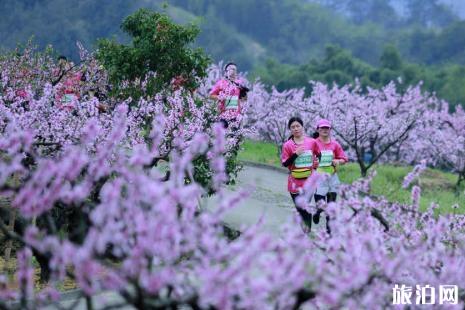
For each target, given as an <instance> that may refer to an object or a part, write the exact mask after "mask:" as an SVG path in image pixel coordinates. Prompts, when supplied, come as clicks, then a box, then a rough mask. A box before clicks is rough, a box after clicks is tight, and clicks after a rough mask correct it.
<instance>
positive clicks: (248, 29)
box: [0, 0, 465, 70]
mask: <svg viewBox="0 0 465 310" xmlns="http://www.w3.org/2000/svg"><path fill="white" fill-rule="evenodd" d="M399 1H401V0H395V1H394V0H392V1H391V2H399ZM402 1H404V2H405V3H407V2H408V3H410V8H413V9H417V10H419V11H418V14H416V15H411V18H409V17H408V16H407V15H406V16H401V15H399V12H398V10H396V9H393V7H392V6H390V5H389V3H390V2H389V1H384V0H364V1H359V0H319V1H317V0H315V1H304V0H234V1H226V0H215V1H213V0H169V1H162V0H132V1H127V0H111V1H109V0H1V1H0V38H1V41H0V47H2V48H4V49H12V48H14V47H15V45H16V44H17V43H18V42H22V43H24V42H26V41H27V40H28V38H30V37H31V36H32V35H34V37H35V42H37V43H38V44H39V45H40V46H45V45H46V44H48V43H50V44H53V46H54V47H55V48H56V49H57V50H58V52H59V53H61V54H65V55H68V56H72V57H74V58H77V53H76V48H75V44H74V43H75V42H76V41H77V40H79V41H81V42H83V43H84V45H85V46H87V47H89V48H92V47H93V46H94V43H95V41H96V40H97V39H98V38H102V37H111V36H115V37H116V38H117V39H118V40H123V41H124V40H125V36H124V34H123V33H121V31H120V30H119V25H120V23H121V21H122V20H123V18H124V17H125V16H127V15H129V14H131V13H132V12H134V11H135V10H136V9H138V8H140V7H147V8H151V9H155V10H165V11H166V12H168V13H169V14H170V15H171V16H172V17H173V18H174V19H175V20H176V21H178V22H180V23H185V22H195V23H197V24H198V25H199V26H200V28H201V30H202V32H201V34H200V36H199V38H198V40H197V44H198V45H199V46H202V47H203V48H204V49H205V50H206V51H207V53H209V54H210V55H211V56H212V58H213V60H214V61H218V60H235V61H236V62H237V63H238V64H239V66H240V67H241V69H243V70H244V69H245V70H251V69H252V68H254V67H256V66H257V65H260V64H263V63H264V62H265V61H266V60H267V59H270V58H273V59H276V60H277V61H279V62H282V63H288V64H293V65H299V64H303V63H307V62H308V61H310V60H311V59H315V58H316V59H319V58H321V57H323V56H324V50H325V47H326V46H327V45H328V44H335V45H339V46H341V47H342V48H345V49H347V50H349V51H350V52H351V54H352V55H353V56H354V57H357V58H360V59H362V60H363V61H365V62H367V63H369V64H372V65H378V62H379V59H380V55H381V53H382V51H383V49H384V47H385V45H386V44H388V43H391V44H393V45H394V46H396V47H397V48H398V49H399V51H400V53H401V55H402V57H404V58H406V59H407V60H409V61H411V62H417V63H424V64H428V65H436V64H444V63H458V64H465V36H464V34H465V22H463V21H461V20H460V19H459V16H458V14H455V13H454V12H453V11H452V10H451V9H450V8H455V7H457V4H453V3H452V1H449V2H450V3H451V5H454V6H437V7H435V6H434V5H436V4H435V3H437V2H438V1H437V0H402ZM443 1H446V0H443ZM165 2H166V3H168V7H167V8H163V3H165ZM386 3H387V4H386ZM342 5H345V6H346V8H347V7H349V8H351V11H350V12H352V13H350V14H349V15H347V14H344V13H342V12H341V10H340V9H341V7H342ZM415 5H416V6H415ZM435 8H439V9H437V10H436V11H434V12H433V13H434V14H431V11H432V10H433V9H435ZM420 11H421V12H420ZM413 17H415V18H413ZM425 25H426V26H425Z"/></svg>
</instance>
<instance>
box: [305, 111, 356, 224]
mask: <svg viewBox="0 0 465 310" xmlns="http://www.w3.org/2000/svg"><path fill="white" fill-rule="evenodd" d="M316 130H317V133H318V137H317V138H316V140H315V141H316V143H317V144H318V147H319V149H320V151H321V158H320V162H319V165H318V169H317V171H318V172H319V173H323V174H326V175H327V178H325V179H324V180H323V181H321V182H320V184H319V186H318V188H317V190H316V193H315V202H318V201H322V200H326V201H327V202H333V201H336V197H337V192H338V190H339V185H340V181H339V177H338V176H337V168H338V166H339V165H344V164H345V163H346V162H347V161H348V160H349V159H348V158H347V155H346V154H345V153H344V150H343V149H342V147H341V145H340V144H339V143H338V142H337V141H336V140H334V139H333V138H331V123H330V122H329V121H328V120H326V119H320V120H319V121H318V123H317V125H316ZM321 212H323V209H318V210H317V212H316V213H315V215H314V216H313V222H314V223H315V224H318V223H319V221H320V214H321ZM326 230H327V232H328V233H330V232H331V229H330V228H329V217H328V215H326Z"/></svg>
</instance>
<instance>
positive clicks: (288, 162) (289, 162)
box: [283, 153, 298, 167]
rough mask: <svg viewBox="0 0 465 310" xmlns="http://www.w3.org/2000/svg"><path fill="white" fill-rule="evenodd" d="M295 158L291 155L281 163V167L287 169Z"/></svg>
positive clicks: (294, 155) (295, 155)
mask: <svg viewBox="0 0 465 310" xmlns="http://www.w3.org/2000/svg"><path fill="white" fill-rule="evenodd" d="M297 156H298V155H297V154H296V153H294V154H292V155H291V156H290V157H289V158H288V159H287V160H286V161H283V166H284V167H289V166H290V165H292V164H293V163H294V161H295V160H296V158H297Z"/></svg>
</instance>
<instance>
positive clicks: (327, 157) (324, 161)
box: [319, 151, 334, 167]
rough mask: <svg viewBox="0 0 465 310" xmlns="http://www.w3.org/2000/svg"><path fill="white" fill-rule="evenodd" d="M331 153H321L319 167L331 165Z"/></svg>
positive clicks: (332, 157) (332, 155)
mask: <svg viewBox="0 0 465 310" xmlns="http://www.w3.org/2000/svg"><path fill="white" fill-rule="evenodd" d="M333 159H334V154H333V151H321V160H320V164H319V166H320V167H330V166H331V164H332V163H333Z"/></svg>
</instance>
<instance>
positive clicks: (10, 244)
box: [0, 197, 16, 270]
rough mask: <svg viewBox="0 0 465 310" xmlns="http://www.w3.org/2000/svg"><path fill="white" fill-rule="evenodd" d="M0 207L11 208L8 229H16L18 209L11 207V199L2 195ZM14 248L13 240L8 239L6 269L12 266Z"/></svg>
mask: <svg viewBox="0 0 465 310" xmlns="http://www.w3.org/2000/svg"><path fill="white" fill-rule="evenodd" d="M0 208H3V209H5V210H9V216H8V230H9V231H14V229H15V221H16V210H15V209H13V208H12V207H11V200H10V199H9V198H6V197H0ZM12 248H13V240H11V239H10V240H8V241H7V242H6V247H5V256H4V258H5V270H8V269H9V267H10V258H11V250H12Z"/></svg>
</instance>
